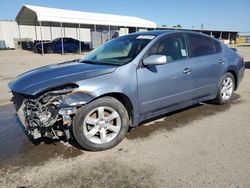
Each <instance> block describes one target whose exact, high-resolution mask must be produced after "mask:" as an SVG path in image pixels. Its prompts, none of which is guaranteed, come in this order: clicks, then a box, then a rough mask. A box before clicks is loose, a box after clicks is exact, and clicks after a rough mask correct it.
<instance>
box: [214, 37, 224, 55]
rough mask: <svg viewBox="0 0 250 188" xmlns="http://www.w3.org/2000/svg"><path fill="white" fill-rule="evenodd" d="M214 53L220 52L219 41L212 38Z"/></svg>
mask: <svg viewBox="0 0 250 188" xmlns="http://www.w3.org/2000/svg"><path fill="white" fill-rule="evenodd" d="M213 42H214V47H215V51H216V53H220V52H222V47H221V43H220V42H219V41H217V40H213Z"/></svg>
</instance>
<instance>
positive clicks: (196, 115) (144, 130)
mask: <svg viewBox="0 0 250 188" xmlns="http://www.w3.org/2000/svg"><path fill="white" fill-rule="evenodd" d="M241 102H243V101H242V100H241V99H240V95H238V94H234V96H233V98H232V100H231V101H230V103H226V104H223V105H217V104H214V103H213V102H212V101H206V102H204V103H199V104H195V105H193V106H189V107H186V108H183V109H180V110H177V111H174V112H170V113H167V114H164V115H161V116H158V117H156V118H152V119H149V120H146V121H143V122H142V123H140V125H139V126H138V127H135V128H131V129H130V130H129V132H128V134H127V136H126V137H127V139H129V140H133V139H137V138H140V139H141V138H146V137H148V136H150V135H151V134H152V133H154V132H156V131H159V130H160V131H167V132H170V131H175V129H177V128H181V127H183V126H186V125H189V124H190V122H193V121H195V120H199V119H202V118H205V117H209V116H213V115H215V114H217V113H221V112H225V111H227V110H229V109H230V108H231V106H232V105H236V104H239V103H241Z"/></svg>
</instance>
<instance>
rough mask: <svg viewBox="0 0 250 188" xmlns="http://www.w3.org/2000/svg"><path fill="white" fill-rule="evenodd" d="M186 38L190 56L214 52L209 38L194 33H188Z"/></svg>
mask: <svg viewBox="0 0 250 188" xmlns="http://www.w3.org/2000/svg"><path fill="white" fill-rule="evenodd" d="M188 38H189V44H190V51H191V55H192V57H199V56H204V55H210V54H214V53H215V49H214V44H213V41H212V39H211V38H209V37H206V36H202V35H196V34H188Z"/></svg>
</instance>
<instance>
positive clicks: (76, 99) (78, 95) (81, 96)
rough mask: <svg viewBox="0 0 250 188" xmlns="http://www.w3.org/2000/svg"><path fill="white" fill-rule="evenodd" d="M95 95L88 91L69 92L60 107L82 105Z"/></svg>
mask: <svg viewBox="0 0 250 188" xmlns="http://www.w3.org/2000/svg"><path fill="white" fill-rule="evenodd" d="M94 98H95V97H94V96H92V95H90V94H89V93H87V92H80V91H77V92H72V93H70V94H68V95H67V96H66V97H65V98H64V100H63V101H62V102H61V103H60V105H59V108H67V107H72V106H82V105H84V104H87V103H89V102H90V101H92V100H93V99H94Z"/></svg>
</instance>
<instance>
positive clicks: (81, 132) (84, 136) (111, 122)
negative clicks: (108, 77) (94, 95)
mask: <svg viewBox="0 0 250 188" xmlns="http://www.w3.org/2000/svg"><path fill="white" fill-rule="evenodd" d="M128 127H129V118H128V113H127V111H126V108H125V107H124V106H123V104H122V103H121V102H119V101H118V100H116V99H115V98H112V97H103V98H100V99H97V100H95V101H93V102H91V103H89V104H88V105H86V106H83V107H81V108H79V109H78V111H77V113H76V115H75V116H74V118H73V134H74V136H75V139H76V141H77V142H78V143H79V144H80V145H81V146H82V147H83V148H85V149H87V150H92V151H100V150H106V149H110V148H112V147H114V146H115V145H117V144H118V143H119V142H120V141H121V140H122V139H123V138H124V137H125V135H126V133H127V131H128Z"/></svg>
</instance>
